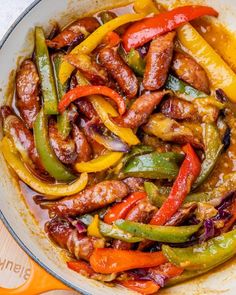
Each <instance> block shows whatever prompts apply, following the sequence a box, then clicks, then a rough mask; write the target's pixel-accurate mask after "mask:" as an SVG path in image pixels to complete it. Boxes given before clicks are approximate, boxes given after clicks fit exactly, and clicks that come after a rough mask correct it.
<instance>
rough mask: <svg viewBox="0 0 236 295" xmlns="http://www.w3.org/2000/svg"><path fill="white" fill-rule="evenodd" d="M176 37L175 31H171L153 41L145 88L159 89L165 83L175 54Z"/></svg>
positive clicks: (144, 80)
mask: <svg viewBox="0 0 236 295" xmlns="http://www.w3.org/2000/svg"><path fill="white" fill-rule="evenodd" d="M174 37H175V32H170V33H168V34H165V35H162V36H159V37H157V38H156V39H155V40H153V41H152V43H151V45H150V48H149V51H148V54H147V64H146V69H145V73H144V79H143V86H144V88H145V89H148V90H157V89H159V88H161V87H162V86H163V85H164V84H165V81H166V78H167V75H168V71H169V67H170V64H171V60H172V56H173V49H174Z"/></svg>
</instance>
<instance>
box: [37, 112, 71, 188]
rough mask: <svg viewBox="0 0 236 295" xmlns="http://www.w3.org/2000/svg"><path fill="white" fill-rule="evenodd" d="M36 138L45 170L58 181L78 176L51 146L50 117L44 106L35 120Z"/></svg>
mask: <svg viewBox="0 0 236 295" xmlns="http://www.w3.org/2000/svg"><path fill="white" fill-rule="evenodd" d="M33 130H34V140H35V145H36V149H37V151H38V153H39V157H40V159H41V161H42V164H43V167H44V168H45V170H46V171H47V172H48V173H49V174H50V175H51V176H52V177H54V178H55V179H56V180H58V181H65V182H67V181H72V180H74V179H76V176H75V175H74V174H72V173H71V172H70V170H69V169H68V168H67V167H65V166H64V165H63V164H62V163H61V162H60V161H59V160H58V158H57V156H56V154H55V153H54V151H53V149H52V148H51V145H50V142H49V135H48V118H47V116H46V115H45V114H44V111H43V108H42V109H41V111H40V112H39V114H38V115H37V118H36V120H35V122H34V129H33Z"/></svg>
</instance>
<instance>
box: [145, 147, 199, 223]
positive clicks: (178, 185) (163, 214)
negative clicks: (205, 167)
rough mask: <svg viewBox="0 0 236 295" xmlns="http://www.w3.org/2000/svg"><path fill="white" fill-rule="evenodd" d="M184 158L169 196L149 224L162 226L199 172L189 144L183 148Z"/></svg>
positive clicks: (183, 197) (185, 194)
mask: <svg viewBox="0 0 236 295" xmlns="http://www.w3.org/2000/svg"><path fill="white" fill-rule="evenodd" d="M183 151H184V152H185V154H186V157H185V159H184V161H183V163H182V165H181V167H180V170H179V173H178V176H177V178H176V180H175V182H174V184H173V187H172V189H171V192H170V195H169V196H168V198H167V199H166V201H165V202H164V204H163V205H162V206H161V208H160V209H159V210H158V211H157V213H156V214H155V215H154V216H153V218H152V220H151V222H150V223H151V224H154V225H164V224H165V223H166V222H167V221H168V220H169V219H170V218H171V217H172V216H173V215H174V214H175V213H176V212H177V211H178V209H179V208H180V206H181V205H182V203H183V201H184V200H185V198H186V196H187V195H188V193H189V192H190V190H191V186H192V184H193V183H194V181H195V180H196V179H197V177H198V175H199V174H200V171H201V163H200V161H199V158H198V156H197V155H196V153H195V151H194V150H193V148H192V147H191V145H190V144H187V145H185V146H184V147H183Z"/></svg>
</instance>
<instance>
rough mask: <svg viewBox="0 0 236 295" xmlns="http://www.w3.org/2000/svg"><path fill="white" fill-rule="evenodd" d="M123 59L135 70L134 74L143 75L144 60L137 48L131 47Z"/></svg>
mask: <svg viewBox="0 0 236 295" xmlns="http://www.w3.org/2000/svg"><path fill="white" fill-rule="evenodd" d="M125 61H126V62H127V64H128V65H129V66H130V67H131V69H132V70H133V71H134V72H135V74H137V75H139V76H141V77H142V76H143V75H144V72H145V67H146V62H145V60H144V59H143V58H142V57H141V55H140V53H139V52H138V51H137V50H135V49H134V48H132V49H131V50H130V52H129V53H128V54H127V55H126V57H125Z"/></svg>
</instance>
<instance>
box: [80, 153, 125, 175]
mask: <svg viewBox="0 0 236 295" xmlns="http://www.w3.org/2000/svg"><path fill="white" fill-rule="evenodd" d="M122 157H123V153H121V152H108V153H106V154H104V155H102V156H99V157H97V158H96V159H93V160H91V161H89V162H80V163H77V164H75V169H76V170H77V171H78V172H88V173H94V172H99V171H103V170H106V169H108V168H110V167H112V166H113V165H115V164H116V163H117V162H118V161H119V160H120V159H121V158H122Z"/></svg>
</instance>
